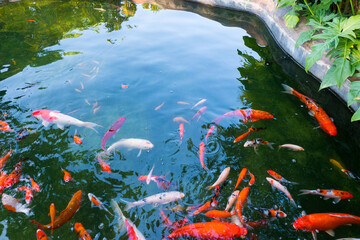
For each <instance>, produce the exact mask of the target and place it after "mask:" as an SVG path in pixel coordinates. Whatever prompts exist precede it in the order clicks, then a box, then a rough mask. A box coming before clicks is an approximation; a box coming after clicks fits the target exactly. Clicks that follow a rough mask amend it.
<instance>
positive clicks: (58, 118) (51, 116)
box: [32, 110, 100, 132]
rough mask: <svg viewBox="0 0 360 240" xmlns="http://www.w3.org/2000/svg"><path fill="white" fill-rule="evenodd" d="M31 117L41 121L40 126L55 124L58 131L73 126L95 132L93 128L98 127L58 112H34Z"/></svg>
mask: <svg viewBox="0 0 360 240" xmlns="http://www.w3.org/2000/svg"><path fill="white" fill-rule="evenodd" d="M32 115H33V116H34V117H35V118H37V119H38V120H42V124H43V125H44V126H45V127H47V126H49V124H50V123H54V124H56V125H57V127H58V128H60V129H64V126H65V125H75V126H78V127H87V128H90V129H93V130H94V131H95V132H97V131H96V129H95V127H99V126H100V125H98V124H96V123H92V122H83V121H80V120H79V119H76V118H73V117H70V116H69V115H65V114H63V113H60V112H58V111H51V110H36V111H34V112H33V113H32Z"/></svg>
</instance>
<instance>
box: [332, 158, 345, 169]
mask: <svg viewBox="0 0 360 240" xmlns="http://www.w3.org/2000/svg"><path fill="white" fill-rule="evenodd" d="M330 162H331V163H332V164H334V165H335V166H336V167H338V168H340V169H345V168H344V167H343V166H342V165H341V164H340V163H339V162H338V161H336V160H335V159H330Z"/></svg>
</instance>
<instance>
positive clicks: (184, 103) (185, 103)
mask: <svg viewBox="0 0 360 240" xmlns="http://www.w3.org/2000/svg"><path fill="white" fill-rule="evenodd" d="M177 104H181V105H189V104H190V103H188V102H183V101H178V102H177Z"/></svg>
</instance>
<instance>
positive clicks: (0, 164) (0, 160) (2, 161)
mask: <svg viewBox="0 0 360 240" xmlns="http://www.w3.org/2000/svg"><path fill="white" fill-rule="evenodd" d="M12 152H13V150H10V151H9V152H8V153H7V154H6V155H5V156H4V157H2V158H0V169H2V168H3V167H4V166H5V163H6V162H7V160H8V159H9V158H10V156H11V154H12Z"/></svg>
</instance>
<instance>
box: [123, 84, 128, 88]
mask: <svg viewBox="0 0 360 240" xmlns="http://www.w3.org/2000/svg"><path fill="white" fill-rule="evenodd" d="M121 88H123V89H125V88H129V86H128V85H125V84H121Z"/></svg>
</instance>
